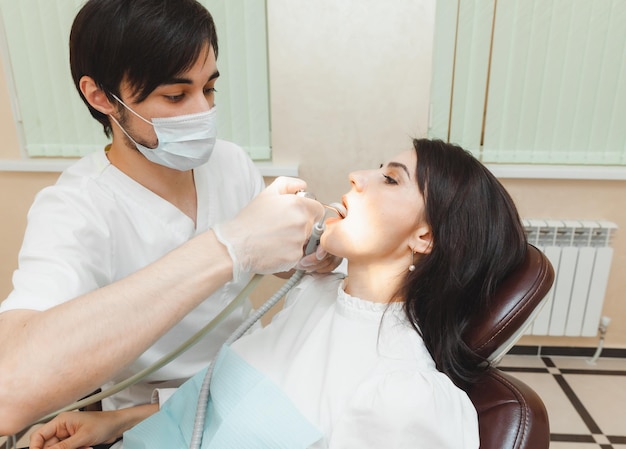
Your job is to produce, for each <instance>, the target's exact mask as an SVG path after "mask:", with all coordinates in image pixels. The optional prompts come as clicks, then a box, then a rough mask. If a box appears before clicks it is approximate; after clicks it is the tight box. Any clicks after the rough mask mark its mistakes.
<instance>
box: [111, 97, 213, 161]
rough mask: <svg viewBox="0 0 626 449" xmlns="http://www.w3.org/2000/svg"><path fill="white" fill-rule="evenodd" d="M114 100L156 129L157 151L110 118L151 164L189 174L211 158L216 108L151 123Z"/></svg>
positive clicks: (159, 119)
mask: <svg viewBox="0 0 626 449" xmlns="http://www.w3.org/2000/svg"><path fill="white" fill-rule="evenodd" d="M111 95H113V94H111ZM113 97H115V99H116V100H117V101H119V102H120V103H122V105H124V107H125V108H126V109H128V110H129V111H130V112H132V113H133V114H135V115H136V116H137V117H139V118H140V119H142V120H143V121H144V122H146V123H149V124H151V125H152V126H153V127H154V132H155V133H156V136H157V139H158V140H159V141H158V144H157V147H156V148H148V147H146V146H143V145H141V144H140V143H137V142H135V140H134V139H133V138H132V137H130V135H129V134H128V133H127V132H126V130H125V129H124V128H122V126H121V125H120V124H119V122H118V121H117V120H116V119H115V117H113V116H112V115H109V117H111V119H112V120H113V121H114V122H115V123H117V126H119V127H120V129H121V130H122V131H123V132H124V134H126V136H127V137H128V138H129V139H130V140H131V142H133V143H134V144H135V145H136V146H137V149H138V150H139V151H140V152H141V154H143V155H144V156H145V157H146V158H147V159H148V160H149V161H151V162H154V163H155V164H160V165H163V166H165V167H169V168H174V169H176V170H180V171H186V170H191V169H192V168H196V167H199V166H200V165H202V164H204V163H206V162H207V161H208V160H209V158H210V157H211V153H212V152H213V148H214V147H215V138H216V135H217V127H216V118H217V115H216V112H215V111H216V109H215V106H213V107H212V108H211V109H210V110H208V111H206V112H198V113H196V114H188V115H179V116H176V117H164V118H153V119H152V121H148V120H146V119H145V118H143V117H142V116H141V115H139V114H137V113H136V112H135V111H133V110H132V109H131V108H130V107H128V106H127V105H126V104H125V103H124V102H123V101H122V100H120V99H119V98H117V97H116V96H115V95H113Z"/></svg>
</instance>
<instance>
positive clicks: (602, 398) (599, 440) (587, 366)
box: [499, 355, 626, 449]
mask: <svg viewBox="0 0 626 449" xmlns="http://www.w3.org/2000/svg"><path fill="white" fill-rule="evenodd" d="M591 360H592V359H591V357H572V356H554V355H551V356H547V355H532V356H530V355H507V356H505V357H504V358H503V359H502V361H501V362H500V365H499V368H500V369H502V370H503V371H506V372H508V373H509V374H511V375H513V376H515V377H517V378H519V379H520V380H521V381H523V382H525V383H526V384H528V385H529V386H531V387H532V388H533V389H534V390H535V391H536V392H537V393H538V394H539V396H541V398H542V399H543V402H544V403H545V405H546V409H547V410H548V417H549V419H550V441H551V442H550V449H626V358H614V357H600V358H599V359H598V360H597V361H596V363H595V364H591V363H589V362H590V361H591Z"/></svg>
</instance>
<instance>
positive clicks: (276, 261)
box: [213, 177, 324, 281]
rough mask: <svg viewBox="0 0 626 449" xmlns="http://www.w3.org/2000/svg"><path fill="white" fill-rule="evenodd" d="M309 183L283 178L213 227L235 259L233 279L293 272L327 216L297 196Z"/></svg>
mask: <svg viewBox="0 0 626 449" xmlns="http://www.w3.org/2000/svg"><path fill="white" fill-rule="evenodd" d="M305 189H306V183H305V182H304V181H303V180H301V179H297V178H287V177H279V178H276V180H275V181H274V182H273V183H272V184H270V185H269V186H268V187H267V188H266V189H265V190H264V191H263V192H261V193H260V194H259V195H258V196H257V197H256V198H255V199H254V200H252V202H251V203H250V204H248V205H247V206H246V207H245V208H243V209H242V210H241V211H240V212H239V214H238V215H237V216H236V217H235V218H234V219H233V220H231V221H229V222H226V223H220V224H218V225H216V226H214V227H213V231H214V232H215V235H216V236H217V239H218V240H219V241H220V242H221V243H222V244H223V245H224V246H225V247H226V248H227V249H228V254H230V257H231V259H232V260H233V280H234V281H237V280H239V279H240V278H241V276H242V275H243V274H244V273H259V274H271V273H277V272H282V271H288V270H290V269H292V268H293V267H294V266H295V265H296V263H297V262H298V260H300V258H301V257H302V248H303V246H304V244H305V242H306V241H307V239H308V238H309V235H311V230H312V229H313V224H314V223H315V222H316V221H319V220H320V219H322V217H323V216H324V207H323V206H322V205H321V204H320V203H319V202H317V201H315V200H311V199H308V198H303V197H299V196H296V195H295V193H296V192H297V191H299V190H305Z"/></svg>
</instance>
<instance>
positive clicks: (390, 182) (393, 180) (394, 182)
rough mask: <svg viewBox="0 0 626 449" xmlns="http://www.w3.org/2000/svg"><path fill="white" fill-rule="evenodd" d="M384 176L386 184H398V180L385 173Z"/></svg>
mask: <svg viewBox="0 0 626 449" xmlns="http://www.w3.org/2000/svg"><path fill="white" fill-rule="evenodd" d="M383 178H385V184H397V183H398V181H396V180H395V179H393V178H392V177H391V176H389V175H383Z"/></svg>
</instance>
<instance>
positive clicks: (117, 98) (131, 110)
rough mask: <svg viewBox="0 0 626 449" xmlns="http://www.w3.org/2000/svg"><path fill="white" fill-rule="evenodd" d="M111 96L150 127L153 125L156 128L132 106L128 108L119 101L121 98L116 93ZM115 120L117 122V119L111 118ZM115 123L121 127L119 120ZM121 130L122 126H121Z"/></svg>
mask: <svg viewBox="0 0 626 449" xmlns="http://www.w3.org/2000/svg"><path fill="white" fill-rule="evenodd" d="M111 95H112V96H113V98H115V99H116V100H117V101H119V102H120V103H121V104H122V106H124V107H125V108H126V109H128V110H129V111H130V112H132V113H133V114H135V115H136V116H137V117H139V118H140V119H141V120H143V121H144V122H146V123H147V124H148V125H152V126H154V124H153V123H152V122H151V121H150V120H148V119H145V118H143V117H142V116H141V115H139V114H138V113H136V112H135V111H134V110H133V109H132V108H131V107H130V106H128V105H127V104H126V103H124V102H123V101H122V100H120V99H119V97H118V96H117V95H115V94H114V93H111ZM109 117H111V115H109ZM111 118H113V120H115V117H111ZM115 123H117V126H120V124H119V122H118V121H117V120H115ZM120 128H121V126H120Z"/></svg>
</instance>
